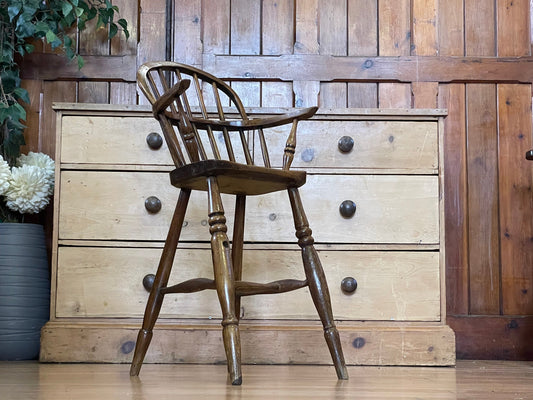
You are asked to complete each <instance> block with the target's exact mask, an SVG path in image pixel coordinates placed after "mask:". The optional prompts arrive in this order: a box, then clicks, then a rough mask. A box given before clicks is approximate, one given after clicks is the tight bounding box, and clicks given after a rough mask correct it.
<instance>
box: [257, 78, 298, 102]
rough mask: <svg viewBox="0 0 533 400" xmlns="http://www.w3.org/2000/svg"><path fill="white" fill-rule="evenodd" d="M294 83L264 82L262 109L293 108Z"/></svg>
mask: <svg viewBox="0 0 533 400" xmlns="http://www.w3.org/2000/svg"><path fill="white" fill-rule="evenodd" d="M293 106H294V104H293V92H292V83H290V82H263V84H262V87H261V107H293Z"/></svg>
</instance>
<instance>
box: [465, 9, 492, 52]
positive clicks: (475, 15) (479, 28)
mask: <svg viewBox="0 0 533 400" xmlns="http://www.w3.org/2000/svg"><path fill="white" fill-rule="evenodd" d="M464 12H465V55H467V56H495V55H496V26H495V24H494V23H487V21H495V19H496V2H492V1H476V0H465V2H464Z"/></svg>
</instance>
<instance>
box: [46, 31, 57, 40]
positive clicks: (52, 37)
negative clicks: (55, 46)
mask: <svg viewBox="0 0 533 400" xmlns="http://www.w3.org/2000/svg"><path fill="white" fill-rule="evenodd" d="M56 40H57V36H56V34H55V33H54V32H52V30H48V32H46V41H47V42H48V43H53V42H55V41H56Z"/></svg>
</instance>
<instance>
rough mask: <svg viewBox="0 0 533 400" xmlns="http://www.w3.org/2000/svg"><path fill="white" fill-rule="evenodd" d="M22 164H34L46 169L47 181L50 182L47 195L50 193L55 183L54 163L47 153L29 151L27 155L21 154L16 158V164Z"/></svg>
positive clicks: (19, 165) (20, 165)
mask: <svg viewBox="0 0 533 400" xmlns="http://www.w3.org/2000/svg"><path fill="white" fill-rule="evenodd" d="M23 165H34V166H36V167H39V168H42V169H44V170H45V171H46V176H47V179H48V183H49V184H50V189H49V193H48V194H49V195H52V193H53V191H54V183H55V163H54V160H52V158H50V156H49V155H47V154H44V153H34V152H33V151H30V152H29V153H28V154H27V155H26V154H21V155H20V156H19V158H17V166H18V167H22V166H23Z"/></svg>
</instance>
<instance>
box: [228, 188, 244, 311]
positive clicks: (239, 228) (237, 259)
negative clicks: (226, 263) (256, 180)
mask: <svg viewBox="0 0 533 400" xmlns="http://www.w3.org/2000/svg"><path fill="white" fill-rule="evenodd" d="M245 212H246V196H245V195H237V196H236V200H235V218H234V221H233V237H232V246H231V260H232V265H233V275H234V277H235V281H240V280H241V279H242V254H243V243H244V216H245ZM235 312H236V313H237V318H240V313H241V298H240V296H236V298H235Z"/></svg>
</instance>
